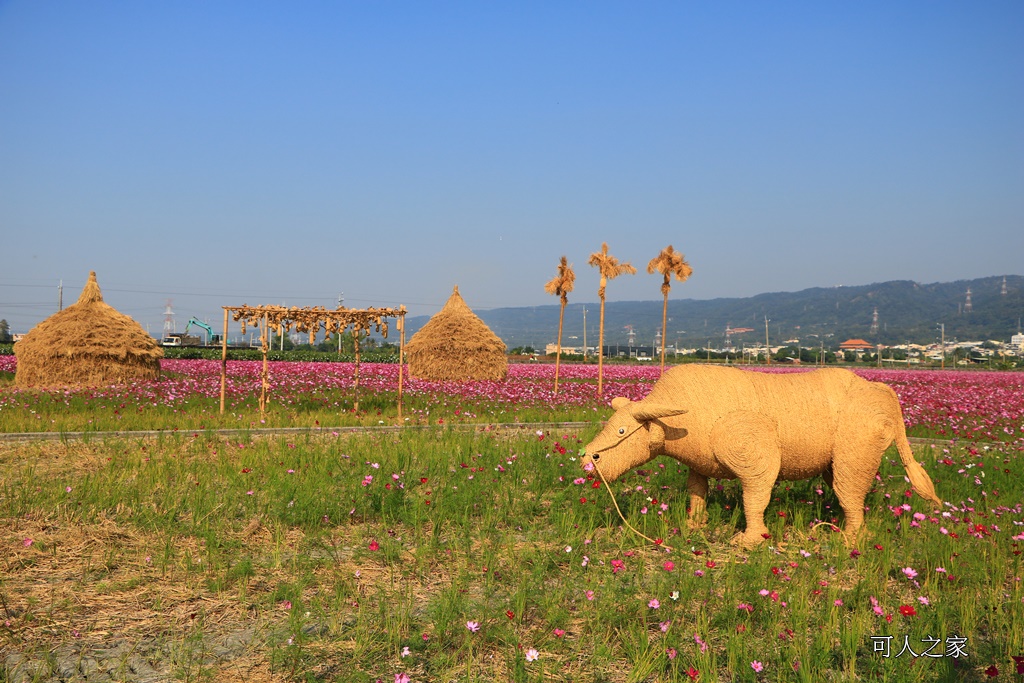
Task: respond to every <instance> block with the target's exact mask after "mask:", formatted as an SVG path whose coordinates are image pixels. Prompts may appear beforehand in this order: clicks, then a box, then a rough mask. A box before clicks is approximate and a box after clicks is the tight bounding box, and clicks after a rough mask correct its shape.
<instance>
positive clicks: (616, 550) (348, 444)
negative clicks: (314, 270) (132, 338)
mask: <svg viewBox="0 0 1024 683" xmlns="http://www.w3.org/2000/svg"><path fill="white" fill-rule="evenodd" d="M0 362H2V360H0ZM0 370H2V368H0ZM166 370H167V371H168V372H167V376H166V377H165V378H164V379H162V380H161V381H159V382H154V383H150V384H147V385H138V386H132V387H121V388H116V389H107V390H91V391H82V392H71V393H63V392H27V391H18V390H15V389H13V387H10V386H7V387H2V388H0V402H2V403H0V405H2V408H0V424H2V425H3V431H5V432H10V431H16V429H17V428H19V426H20V425H23V424H24V425H30V426H33V425H34V426H33V427H32V428H33V429H35V430H40V429H50V430H53V429H70V427H67V426H66V425H82V424H90V423H89V422H88V421H89V420H92V421H93V422H92V423H91V424H92V425H94V426H93V428H94V429H108V428H110V427H109V425H112V424H113V425H121V426H120V427H114V428H115V429H117V428H120V429H126V428H130V429H135V428H140V429H145V428H149V427H151V426H156V427H159V428H161V429H164V430H166V432H165V433H163V434H161V435H159V436H157V437H151V438H145V439H144V438H139V437H134V436H130V435H124V436H117V435H106V436H101V437H94V438H93V439H89V440H85V441H73V440H66V441H50V442H30V443H13V442H12V443H7V442H3V441H0V546H2V547H3V548H4V550H5V553H6V556H4V557H3V558H2V562H3V565H2V569H0V681H4V682H5V683H6V682H7V681H18V682H19V683H21V682H22V681H36V680H38V681H49V680H54V681H57V680H61V681H87V680H88V681H92V680H126V681H145V680H174V679H177V680H196V681H198V680H209V679H217V680H220V681H235V680H238V681H241V680H247V681H313V680H316V681H321V680H322V681H360V682H364V683H367V682H368V683H373V682H375V681H384V682H385V683H391V681H395V683H410V682H411V683H416V682H420V681H515V682H517V683H518V682H521V681H530V682H532V681H538V682H539V681H594V682H595V683H596V682H605V681H607V682H615V683H618V682H620V681H621V682H627V681H630V682H632V681H636V682H640V681H690V680H698V681H733V680H738V681H823V680H824V681H857V680H879V681H982V680H985V681H987V680H996V681H999V680H1021V672H1024V585H1022V581H1024V558H1022V555H1021V553H1022V551H1024V481H1022V478H1021V476H1020V474H1021V469H1020V462H1019V458H1020V457H1021V455H1020V454H1021V451H1022V449H1024V441H1022V437H1021V429H1022V428H1024V405H1022V404H1024V401H1022V399H1021V396H1022V395H1024V394H1022V392H1021V390H1022V389H1024V381H1022V380H1024V377H1022V376H1021V375H1020V374H1011V373H1002V374H1001V373H967V372H924V371H921V372H915V371H910V372H900V371H890V370H886V371H862V374H864V375H865V376H867V377H868V378H870V379H875V380H879V381H885V382H886V383H888V384H890V385H891V386H893V387H894V388H895V389H896V391H897V393H898V394H899V395H900V399H901V404H902V405H903V409H904V414H905V418H906V420H907V422H908V425H909V427H910V431H911V432H912V433H916V434H918V435H920V436H928V437H930V438H933V439H934V443H935V446H923V445H918V446H916V447H915V450H916V452H917V454H918V458H919V459H920V460H921V461H922V462H923V464H924V465H925V468H926V470H927V471H928V473H929V475H930V476H931V477H932V479H933V481H934V482H935V487H936V490H937V491H938V493H939V495H940V496H941V497H942V498H943V500H944V501H946V503H945V504H944V505H943V506H942V507H941V508H937V509H933V508H932V507H931V506H930V505H928V504H926V503H925V502H923V501H922V500H921V499H920V498H918V497H916V496H912V495H911V494H910V492H909V491H908V490H907V489H908V486H907V484H906V481H905V479H904V471H903V469H902V466H901V465H900V463H899V459H898V457H897V456H896V454H895V452H894V451H891V452H890V453H889V454H888V456H887V457H886V458H885V460H884V461H883V464H882V467H881V469H880V472H879V475H878V478H877V482H876V486H875V488H874V489H873V490H872V491H871V492H870V493H869V495H868V498H867V500H866V501H865V505H866V506H867V508H868V510H867V514H866V522H865V524H866V532H865V534H864V535H863V536H861V537H860V538H859V539H857V542H856V544H855V545H853V546H848V545H846V544H845V543H844V539H843V537H842V535H841V534H839V533H835V532H833V531H832V527H831V523H833V522H837V523H841V522H842V513H841V511H840V510H839V507H838V504H837V502H836V499H835V497H834V496H833V495H832V492H831V491H830V490H829V489H828V487H827V486H825V485H824V483H823V482H822V481H821V479H814V480H809V481H805V482H785V483H783V484H780V485H779V486H778V487H777V489H776V492H775V497H774V499H773V501H772V503H771V505H770V506H769V508H768V510H767V513H766V519H767V520H770V521H768V525H769V529H770V532H771V539H770V540H769V541H768V542H767V543H766V544H765V545H764V546H763V547H760V548H758V549H756V550H753V551H740V550H738V549H736V548H733V547H731V546H730V545H729V543H728V539H729V538H730V537H731V536H732V534H733V533H735V531H736V529H737V528H742V526H743V516H742V512H741V500H742V498H741V489H740V487H739V486H738V484H737V483H736V482H732V481H719V482H713V490H712V493H711V496H710V497H709V500H708V515H709V520H708V524H707V526H706V527H705V528H703V529H701V530H698V531H690V530H688V529H687V528H686V526H685V524H683V520H684V511H685V506H686V502H687V501H686V495H685V482H686V469H685V468H684V467H680V466H679V465H677V464H676V463H675V462H673V461H671V460H668V459H664V458H661V459H657V460H655V461H652V462H651V463H650V464H649V465H647V466H645V467H642V468H640V469H638V470H635V471H634V472H632V473H630V474H629V475H627V476H625V477H624V478H623V479H621V480H620V481H617V482H615V483H614V484H613V485H612V486H611V490H608V489H607V488H606V487H605V486H603V485H601V484H600V482H598V481H597V480H595V479H594V478H593V475H590V474H588V473H586V472H584V471H582V470H581V468H580V467H579V463H578V451H579V448H580V447H581V445H582V444H583V443H586V441H587V440H588V439H589V438H590V437H591V436H592V435H593V434H594V433H596V430H597V429H598V428H599V423H598V421H599V420H600V419H604V418H605V417H607V415H608V414H609V412H610V410H609V408H607V401H608V399H609V398H610V397H611V396H615V395H626V396H629V397H631V398H634V399H638V398H641V397H643V396H644V395H646V393H647V392H648V391H649V389H650V386H651V385H652V384H653V382H654V381H655V380H656V377H657V374H658V370H657V368H648V367H629V366H626V367H616V366H613V367H610V368H608V374H606V377H605V386H606V395H605V396H604V397H602V398H601V399H600V400H599V399H598V398H597V397H596V396H595V395H594V393H595V391H596V377H595V372H596V369H595V368H594V367H593V366H569V367H567V368H565V369H564V371H565V374H563V379H565V381H564V382H563V383H562V384H561V385H560V391H559V395H558V396H557V397H554V396H553V395H552V394H551V372H552V368H551V367H550V366H534V365H522V366H513V368H512V373H511V375H512V376H511V378H510V380H509V381H507V382H505V383H474V384H470V385H437V384H431V383H425V382H418V381H412V382H409V383H408V384H407V386H406V389H407V390H408V395H407V399H408V401H409V416H410V422H412V423H417V424H421V425H427V424H429V425H432V428H431V429H419V430H406V431H401V432H394V433H381V432H377V433H369V434H364V435H347V434H344V433H332V432H331V431H330V429H329V426H331V425H339V426H341V425H344V424H354V423H356V421H358V420H362V421H363V422H362V423H366V424H377V423H378V422H380V421H385V422H386V423H394V422H395V421H397V413H396V412H395V405H394V398H395V392H396V389H397V387H396V386H395V384H396V382H397V368H396V367H395V366H386V365H382V366H367V365H365V364H364V365H363V366H362V368H361V379H360V384H361V386H362V387H363V390H364V391H365V393H361V398H360V404H361V407H362V406H363V405H364V404H366V405H370V404H371V402H372V401H373V400H375V399H374V398H373V397H374V396H375V395H380V396H382V397H383V398H379V399H377V400H378V403H377V405H376V406H375V407H371V408H370V410H368V411H366V414H364V415H353V414H352V413H351V411H350V410H349V409H346V401H350V400H351V392H352V379H353V371H354V369H353V367H352V366H349V365H345V364H337V365H332V364H315V365H314V364H310V365H308V366H307V365H303V364H284V363H282V364H274V365H273V366H272V382H273V383H274V386H273V389H272V398H273V404H272V406H271V409H270V410H269V411H268V414H267V420H268V422H270V421H271V420H277V421H278V423H287V424H291V425H303V426H313V425H312V421H314V420H321V424H322V425H323V426H324V428H323V429H322V430H318V431H310V432H308V433H303V434H295V435H289V436H266V435H260V434H258V433H257V432H255V431H253V432H252V433H249V434H244V435H242V436H238V435H235V436H221V435H218V434H216V433H213V432H200V431H193V430H195V429H197V426H198V425H199V424H200V423H201V422H202V423H205V424H208V425H209V426H213V425H216V424H217V423H216V422H215V417H216V412H217V411H216V408H217V397H218V390H219V364H217V363H210V362H204V361H169V362H168V364H167V366H166ZM761 370H765V369H763V368H762V369H761ZM772 371H793V369H792V368H787V369H784V370H780V369H777V368H773V369H772ZM231 375H232V381H231V385H230V386H231V393H230V398H231V409H230V410H229V414H230V415H231V419H232V420H233V421H234V422H232V423H228V424H229V425H230V426H238V423H242V424H244V425H245V426H258V425H259V417H258V413H256V412H254V409H253V407H252V404H253V403H254V398H255V396H254V394H255V391H256V389H257V379H256V378H257V376H258V365H256V364H246V363H238V364H232V367H231ZM250 393H252V394H253V396H252V397H250V396H249V394H250ZM325 401H326V402H327V404H328V405H325V404H324V402H325ZM33 411H34V412H33ZM115 411H116V413H115ZM377 411H379V412H380V414H379V415H378V414H377ZM36 415H40V416H41V417H39V418H36V417H35V416H36ZM284 415H287V416H289V417H288V419H287V420H285V419H282V417H281V416H284ZM117 416H123V419H121V418H119V417H117ZM567 416H568V417H567ZM545 418H551V419H555V418H557V419H584V418H586V419H587V420H588V421H590V422H592V423H593V424H592V426H590V427H587V428H584V429H579V430H573V429H544V430H538V431H527V432H523V431H511V430H505V429H502V428H500V427H496V426H490V425H493V424H495V423H498V422H516V421H520V422H532V421H536V420H540V419H545ZM150 420H152V421H150ZM328 420H330V421H328ZM47 421H50V422H49V423H48V424H49V426H47ZM207 421H208V422H207ZM403 421H404V418H403ZM464 422H477V423H481V425H480V427H479V428H478V429H476V430H464V429H460V430H455V429H449V428H448V426H449V425H450V424H452V423H464ZM58 423H59V425H60V426H55V425H58ZM179 424H180V425H182V427H181V428H180V429H178V430H177V431H175V430H174V426H177V425H179ZM12 425H13V426H14V428H12ZM128 425H130V426H128ZM612 496H614V499H615V501H616V502H617V503H618V506H619V507H620V508H621V509H622V513H623V514H624V515H625V518H626V520H627V521H628V522H629V524H630V525H632V526H634V527H636V528H637V529H639V530H640V531H642V532H643V533H644V534H646V535H647V536H649V537H651V538H653V539H656V541H657V542H656V543H649V542H647V541H645V540H644V539H642V538H640V537H639V536H637V535H636V534H634V533H633V532H632V531H630V530H629V529H628V528H627V527H626V525H625V524H623V522H622V520H620V519H619V517H618V514H617V512H616V510H615V507H614V506H613V504H612ZM147 677H148V678H147Z"/></svg>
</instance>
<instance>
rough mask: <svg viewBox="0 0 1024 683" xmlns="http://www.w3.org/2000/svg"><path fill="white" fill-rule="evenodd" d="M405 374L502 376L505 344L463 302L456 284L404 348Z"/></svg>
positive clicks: (448, 377) (431, 377) (455, 377)
mask: <svg viewBox="0 0 1024 683" xmlns="http://www.w3.org/2000/svg"><path fill="white" fill-rule="evenodd" d="M405 349H406V357H407V358H408V359H409V374H410V375H412V376H413V377H419V378H421V379H429V380H436V381H442V380H456V381H459V380H471V379H505V376H506V375H507V374H508V360H507V359H506V357H505V344H504V342H502V341H501V339H499V338H498V336H497V335H496V334H494V333H493V332H491V329H490V328H489V327H487V325H486V324H485V323H484V321H483V320H481V319H480V318H478V317H477V316H476V314H475V313H473V311H472V310H471V309H470V308H469V306H467V305H466V302H465V301H463V299H462V296H460V295H459V288H458V286H456V287H455V291H453V292H452V295H451V297H450V298H449V299H448V303H446V304H445V305H444V308H442V309H441V310H440V311H438V312H437V314H436V315H435V316H434V317H433V318H431V319H430V321H429V322H427V324H426V325H424V326H423V327H422V328H420V330H419V332H417V333H416V334H414V335H413V337H412V339H410V340H409V343H408V344H407V345H406V347H405Z"/></svg>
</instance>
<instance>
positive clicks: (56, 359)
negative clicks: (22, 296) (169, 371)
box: [14, 272, 164, 387]
mask: <svg viewBox="0 0 1024 683" xmlns="http://www.w3.org/2000/svg"><path fill="white" fill-rule="evenodd" d="M14 355H16V356H17V357H18V370H17V373H16V374H15V378H14V382H15V384H16V385H17V386H19V387H58V386H73V387H81V386H101V385H106V384H119V383H122V382H128V381H131V380H138V379H143V380H146V379H155V378H156V377H157V376H159V375H160V359H161V358H162V357H163V355H164V352H163V349H161V348H160V346H158V345H157V343H156V340H155V339H153V338H152V337H151V336H149V335H148V334H147V333H146V331H145V330H143V329H142V326H141V325H139V324H138V323H137V322H135V321H134V320H132V319H131V318H130V317H128V316H126V315H124V314H122V313H118V312H117V311H116V310H115V309H114V308H112V307H111V306H110V305H109V304H106V303H104V302H103V294H102V293H101V292H100V286H99V285H98V284H97V283H96V273H94V272H92V273H89V281H88V282H86V283H85V288H84V289H83V290H82V295H81V296H80V297H78V302H77V303H75V304H72V305H71V306H68V307H67V308H65V309H64V310H62V311H58V312H57V313H54V314H53V315H51V316H50V317H49V318H47V319H46V320H44V321H43V322H41V323H39V324H38V325H36V326H35V327H33V328H32V330H31V331H30V332H29V333H28V334H26V335H25V337H24V338H23V339H22V340H21V341H19V342H18V343H17V344H15V345H14Z"/></svg>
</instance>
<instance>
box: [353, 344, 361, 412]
mask: <svg viewBox="0 0 1024 683" xmlns="http://www.w3.org/2000/svg"><path fill="white" fill-rule="evenodd" d="M359 329H360V328H359V325H358V324H357V325H356V326H355V329H353V330H352V345H353V348H354V349H355V352H356V376H355V379H354V380H353V381H352V390H353V395H354V399H353V401H352V410H353V411H355V412H356V413H358V412H359Z"/></svg>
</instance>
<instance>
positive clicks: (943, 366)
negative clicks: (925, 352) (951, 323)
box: [939, 323, 946, 370]
mask: <svg viewBox="0 0 1024 683" xmlns="http://www.w3.org/2000/svg"><path fill="white" fill-rule="evenodd" d="M939 329H940V330H942V354H941V355H942V369H943V370H945V369H946V323H939Z"/></svg>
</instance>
